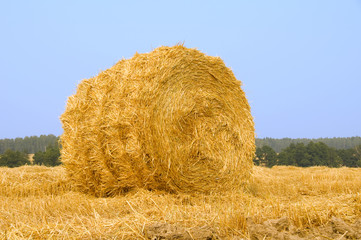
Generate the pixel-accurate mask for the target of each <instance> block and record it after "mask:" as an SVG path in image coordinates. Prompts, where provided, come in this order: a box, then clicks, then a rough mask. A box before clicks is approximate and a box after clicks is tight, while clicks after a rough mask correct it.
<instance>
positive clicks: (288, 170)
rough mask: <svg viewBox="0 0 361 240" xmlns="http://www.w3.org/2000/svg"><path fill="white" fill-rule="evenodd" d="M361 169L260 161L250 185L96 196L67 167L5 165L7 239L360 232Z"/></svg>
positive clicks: (2, 196)
mask: <svg viewBox="0 0 361 240" xmlns="http://www.w3.org/2000/svg"><path fill="white" fill-rule="evenodd" d="M360 229H361V169H357V168H326V167H311V168H296V167H274V168H271V169H269V168H264V167H254V172H253V177H252V179H251V181H250V182H249V183H247V184H246V186H245V188H244V189H238V190H235V191H232V192H222V193H212V194H207V195H206V194H197V193H194V194H170V193H167V192H160V191H147V190H142V189H139V190H134V191H131V192H130V193H128V194H126V195H123V196H116V197H112V198H95V197H92V196H88V195H86V194H82V193H79V192H76V191H73V190H72V186H71V185H70V184H69V183H68V181H67V178H66V173H65V170H64V169H63V168H62V167H61V166H60V167H54V168H47V167H39V166H24V167H20V168H13V169H9V168H0V239H154V240H155V239H361V231H360Z"/></svg>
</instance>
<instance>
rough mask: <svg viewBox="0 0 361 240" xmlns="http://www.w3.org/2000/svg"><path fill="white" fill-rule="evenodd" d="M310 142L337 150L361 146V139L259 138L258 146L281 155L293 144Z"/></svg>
mask: <svg viewBox="0 0 361 240" xmlns="http://www.w3.org/2000/svg"><path fill="white" fill-rule="evenodd" d="M310 142H314V143H318V142H323V143H324V144H326V145H327V146H329V147H331V148H335V149H338V150H340V149H349V148H354V147H356V146H359V145H361V137H334V138H313V139H312V138H280V139H278V138H257V139H256V146H257V147H259V148H261V147H263V146H270V147H271V148H273V150H275V151H276V152H277V153H280V152H281V151H282V150H284V149H285V148H287V147H289V146H290V145H291V144H297V143H303V144H304V145H307V144H309V143H310Z"/></svg>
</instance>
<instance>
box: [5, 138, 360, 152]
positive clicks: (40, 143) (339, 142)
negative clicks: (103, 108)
mask: <svg viewBox="0 0 361 240" xmlns="http://www.w3.org/2000/svg"><path fill="white" fill-rule="evenodd" d="M57 141H58V137H57V136H55V135H53V134H49V135H41V136H31V137H25V138H15V139H0V154H3V153H4V152H5V151H6V150H8V149H10V150H13V151H20V152H26V153H36V152H39V151H46V147H47V146H49V145H55V144H56V143H57ZM310 142H314V143H318V142H323V143H325V144H326V145H327V146H329V147H332V148H335V149H349V148H354V147H356V146H359V145H361V137H342V138H341V137H338V138H315V139H310V138H295V139H292V138H281V139H277V138H257V139H256V146H257V147H258V148H262V147H263V146H269V147H271V148H272V149H273V150H274V151H276V152H277V153H280V152H281V151H282V150H284V149H285V148H287V147H289V146H290V145H291V144H292V143H293V144H297V143H303V144H304V145H307V144H309V143H310Z"/></svg>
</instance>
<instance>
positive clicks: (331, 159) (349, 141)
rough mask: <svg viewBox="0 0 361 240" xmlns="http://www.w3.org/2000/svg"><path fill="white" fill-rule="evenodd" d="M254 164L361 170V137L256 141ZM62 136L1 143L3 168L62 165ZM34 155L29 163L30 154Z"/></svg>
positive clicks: (11, 140) (0, 160)
mask: <svg viewBox="0 0 361 240" xmlns="http://www.w3.org/2000/svg"><path fill="white" fill-rule="evenodd" d="M256 146H257V148H256V154H255V157H254V159H253V161H254V163H255V165H259V166H266V167H273V166H275V165H286V166H299V167H310V166H327V167H341V166H346V167H361V138H360V137H350V138H319V139H290V138H284V139H272V138H264V139H257V140H256ZM60 148H61V144H60V142H59V137H56V136H54V135H41V136H40V137H36V136H32V137H25V138H15V139H3V140H0V166H6V167H18V166H22V165H32V164H35V165H45V166H57V165H60V164H61V162H60V159H59V157H60ZM31 153H34V155H33V160H32V161H30V159H29V157H28V154H31Z"/></svg>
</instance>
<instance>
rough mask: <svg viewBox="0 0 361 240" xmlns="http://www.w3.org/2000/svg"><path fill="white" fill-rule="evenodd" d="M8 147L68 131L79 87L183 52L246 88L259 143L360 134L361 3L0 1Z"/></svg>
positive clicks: (0, 124)
mask: <svg viewBox="0 0 361 240" xmlns="http://www.w3.org/2000/svg"><path fill="white" fill-rule="evenodd" d="M0 34H1V37H0V91H1V93H0V139H3V138H16V137H25V136H39V135H41V134H46V135H47V134H54V135H61V134H62V126H61V122H60V120H59V117H60V115H61V114H62V113H63V112H64V110H65V107H66V101H67V98H68V97H69V96H70V95H72V94H74V93H75V90H76V86H77V84H78V83H79V82H80V81H81V80H83V79H87V78H90V77H93V76H96V75H98V74H99V72H100V71H102V70H106V69H107V68H109V67H111V66H113V65H114V64H115V63H116V62H117V61H119V60H121V59H122V58H126V59H127V58H131V57H132V56H133V55H134V54H135V53H136V52H138V53H145V52H150V51H152V50H153V49H154V48H157V47H159V46H173V45H175V44H177V43H184V45H185V46H186V47H189V48H197V49H199V50H200V51H202V52H203V53H205V54H207V55H211V56H219V57H221V58H222V59H223V60H224V62H225V64H226V66H227V67H229V68H231V69H232V71H233V73H234V74H235V76H236V78H237V79H238V80H240V81H242V84H243V85H242V89H243V90H244V91H245V93H246V96H247V98H248V101H249V104H250V106H251V111H252V115H253V117H254V121H255V128H256V135H257V137H259V138H264V137H272V138H284V137H289V138H319V137H352V136H361V1H360V0H354V1H352V0H343V1H340V0H317V1H315V0H299V1H298V0H293V1H289V0H279V1H276V0H274V1H269V0H264V1H258V0H254V1H246V0H239V1H202V0H199V1H157V0H154V1H80V0H79V1H67V0H65V1H45V0H44V1H16V0H15V1H1V2H0Z"/></svg>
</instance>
